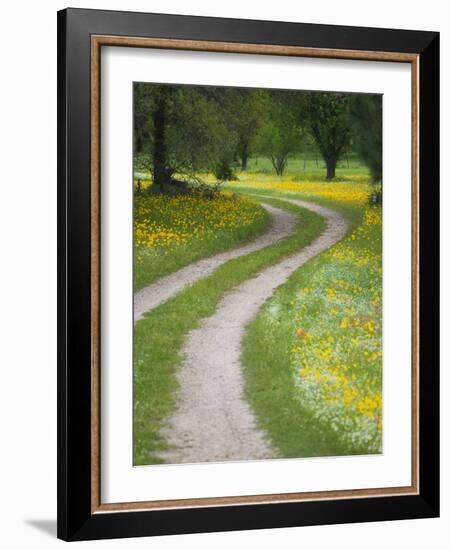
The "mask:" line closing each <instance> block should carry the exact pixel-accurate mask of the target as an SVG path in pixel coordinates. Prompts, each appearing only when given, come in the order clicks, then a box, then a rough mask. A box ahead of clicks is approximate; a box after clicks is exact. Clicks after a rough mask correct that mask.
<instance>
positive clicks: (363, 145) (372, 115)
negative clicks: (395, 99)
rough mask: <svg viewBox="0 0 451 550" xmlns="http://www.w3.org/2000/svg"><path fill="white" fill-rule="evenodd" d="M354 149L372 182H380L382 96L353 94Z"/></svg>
mask: <svg viewBox="0 0 451 550" xmlns="http://www.w3.org/2000/svg"><path fill="white" fill-rule="evenodd" d="M350 113H351V123H352V128H353V133H354V140H353V141H354V147H355V149H356V152H357V154H358V155H359V157H360V159H361V160H362V161H363V162H364V163H365V164H366V165H367V166H368V168H369V170H370V172H371V176H372V179H373V182H380V181H381V180H382V96H381V95H368V94H355V95H354V96H353V97H352V99H351V109H350Z"/></svg>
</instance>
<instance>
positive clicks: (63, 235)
mask: <svg viewBox="0 0 451 550" xmlns="http://www.w3.org/2000/svg"><path fill="white" fill-rule="evenodd" d="M58 94H59V102H58V193H59V198H58V200H59V219H58V226H59V228H58V235H59V252H58V262H59V288H58V291H59V324H58V330H59V335H58V342H59V366H58V399H59V406H58V436H59V442H58V468H59V470H58V482H59V488H58V536H59V537H60V538H62V539H64V540H86V539H99V538H114V537H133V536H149V535H163V534H171V533H174V534H175V533H193V532H206V531H222V530H224V531H226V530H237V529H258V528H271V527H284V526H301V525H314V524H330V523H345V522H362V521H379V520H391V519H410V518H426V517H436V516H437V515H438V514H439V420H438V411H439V401H438V399H439V391H438V390H439V359H438V338H439V331H438V311H439V297H438V292H439V291H438V288H439V287H438V201H439V166H438V164H439V97H438V96H439V35H438V33H434V32H424V31H408V30H388V29H375V28H357V27H338V26H328V25H313V24H301V23H281V22H277V23H276V22H270V21H250V20H239V19H219V18H208V17H191V16H172V15H156V14H146V13H130V12H111V11H98V10H80V9H67V10H64V11H61V12H59V13H58Z"/></svg>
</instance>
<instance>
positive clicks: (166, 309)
mask: <svg viewBox="0 0 451 550" xmlns="http://www.w3.org/2000/svg"><path fill="white" fill-rule="evenodd" d="M265 200H266V199H265ZM268 202H271V204H273V205H275V206H278V207H280V208H284V209H285V210H288V211H291V212H295V213H301V214H302V216H300V218H299V221H298V224H297V226H296V231H295V233H294V234H293V235H292V236H291V237H288V238H286V239H284V240H283V241H281V242H279V243H277V244H275V245H272V246H269V247H267V248H265V249H262V250H259V251H256V252H253V253H251V254H249V255H247V256H244V257H240V258H236V259H234V260H231V261H229V262H227V263H226V264H223V265H222V266H221V267H219V268H218V269H217V270H216V271H215V272H214V273H212V274H211V275H210V276H209V277H206V278H205V279H202V280H201V281H198V282H197V283H195V284H194V285H192V286H191V287H189V288H187V289H185V290H184V291H183V292H181V293H180V294H178V295H177V296H175V297H174V298H173V299H171V300H169V301H168V302H166V303H164V304H162V305H161V306H159V307H158V308H156V309H154V310H152V311H150V312H149V313H148V314H146V316H145V317H144V319H142V320H141V321H139V322H138V323H137V324H136V326H135V332H134V464H136V465H140V464H155V463H159V462H160V460H159V459H158V457H157V456H156V453H157V451H159V450H164V449H166V448H167V443H166V442H165V440H164V439H163V438H162V437H161V436H160V434H159V432H160V429H161V426H162V423H163V421H164V419H165V418H166V417H167V416H168V415H169V413H170V412H171V411H172V410H173V409H174V407H175V401H174V392H175V390H176V388H177V381H176V371H177V368H178V366H179V365H180V364H181V361H182V357H181V355H180V350H181V348H182V346H183V342H184V339H185V336H186V335H187V334H188V332H190V331H191V330H193V329H194V328H196V327H197V326H198V325H199V322H200V320H201V319H202V318H205V317H207V316H209V315H211V314H213V313H214V311H215V308H216V306H217V304H218V302H219V301H220V300H221V298H222V297H223V295H224V293H225V292H227V291H228V290H230V289H232V288H234V287H236V286H237V285H238V284H240V283H241V282H244V281H246V280H247V279H249V278H250V277H252V276H254V275H256V274H257V273H258V272H260V271H261V270H262V269H264V268H265V267H267V266H270V265H272V264H274V263H276V262H278V261H279V260H280V259H281V258H283V257H285V256H287V255H289V254H290V253H292V252H294V251H296V250H298V249H300V248H302V247H303V246H305V245H307V244H308V243H309V242H311V241H312V240H313V239H314V238H315V237H316V236H317V235H318V234H320V233H321V231H322V230H323V228H324V220H323V218H322V217H321V216H319V215H317V214H315V213H313V212H311V211H309V210H306V209H304V208H300V207H298V206H295V205H291V204H289V203H286V202H281V201H278V200H276V199H273V200H270V201H268Z"/></svg>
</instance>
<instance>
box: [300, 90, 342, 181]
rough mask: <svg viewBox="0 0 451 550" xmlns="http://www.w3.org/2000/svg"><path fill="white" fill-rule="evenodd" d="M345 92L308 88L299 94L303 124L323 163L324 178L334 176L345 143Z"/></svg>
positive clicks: (329, 178)
mask: <svg viewBox="0 0 451 550" xmlns="http://www.w3.org/2000/svg"><path fill="white" fill-rule="evenodd" d="M349 101H350V99H349V95H346V94H340V93H332V92H309V93H308V94H306V95H305V96H304V98H303V104H304V109H303V112H304V116H305V117H306V119H307V127H308V129H309V131H310V133H311V135H312V137H313V139H314V140H315V143H316V145H317V147H318V149H319V151H320V153H321V155H322V157H323V159H324V162H325V163H326V168H327V174H326V179H328V180H331V179H333V178H334V177H335V169H336V166H337V162H338V160H339V159H340V157H341V155H342V154H343V153H344V151H345V149H346V147H347V145H348V144H349V140H350V136H351V129H350V121H349Z"/></svg>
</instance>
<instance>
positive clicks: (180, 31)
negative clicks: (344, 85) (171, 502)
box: [58, 9, 439, 540]
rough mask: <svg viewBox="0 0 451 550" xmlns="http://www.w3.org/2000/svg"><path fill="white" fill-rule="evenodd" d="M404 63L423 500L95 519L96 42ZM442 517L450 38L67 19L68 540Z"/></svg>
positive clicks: (62, 203)
mask: <svg viewBox="0 0 451 550" xmlns="http://www.w3.org/2000/svg"><path fill="white" fill-rule="evenodd" d="M92 35H111V36H130V37H153V38H164V39H179V40H195V41H219V42H227V43H241V44H266V45H281V46H299V47H305V48H323V49H329V48H330V49H332V50H349V51H351V50H353V51H360V50H362V51H363V50H365V51H373V52H399V53H409V54H416V55H418V60H419V87H418V97H419V121H418V123H419V133H418V139H419V158H418V160H419V304H418V306H419V371H420V378H419V388H418V392H419V395H418V398H419V480H420V483H419V493H418V494H417V495H400V496H380V497H369V498H355V499H352V498H343V499H333V500H314V501H304V502H286V503H265V504H252V505H227V506H217V507H200V508H188V509H178V508H176V509H166V510H163V509H160V510H137V511H115V512H108V513H93V512H92V507H91V487H92V479H91V475H92V472H91V464H92V463H91V461H92V458H91V457H92V441H91V435H90V434H91V382H92V379H91V344H92V335H91V252H92V251H91V226H90V216H91V203H90V200H91V186H90V180H91V146H90V144H91V116H90V108H91V107H90V106H91V103H90V101H91V97H90V85H91V36H92ZM438 515H439V33H436V32H423V31H407V30H391V29H376V28H357V27H344V26H330V25H313V24H301V23H281V22H271V21H251V20H240V19H221V18H210V17H192V16H176V15H162V14H147V13H131V12H114V11H101V10H85V9H66V10H63V11H60V12H58V537H59V538H61V539H64V540H88V539H100V538H116V537H137V536H149V535H165V534H177V533H198V532H213V531H230V530H241V529H260V528H278V527H289V526H301V525H317V524H332V523H350V522H367V521H381V520H395V519H413V518H430V517H437V516H438Z"/></svg>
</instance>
